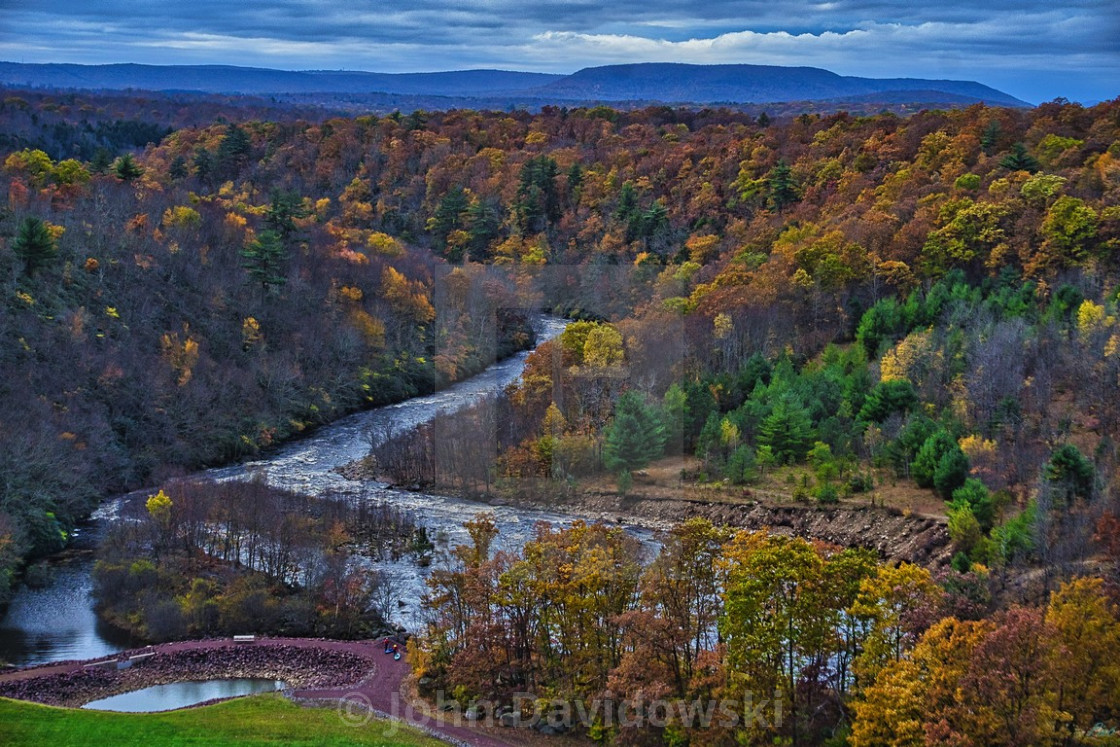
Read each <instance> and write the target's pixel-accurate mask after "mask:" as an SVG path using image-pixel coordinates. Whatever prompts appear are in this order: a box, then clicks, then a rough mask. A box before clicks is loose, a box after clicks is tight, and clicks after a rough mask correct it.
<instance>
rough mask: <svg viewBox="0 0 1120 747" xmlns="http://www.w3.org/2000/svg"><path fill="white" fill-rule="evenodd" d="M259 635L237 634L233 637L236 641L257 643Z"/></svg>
mask: <svg viewBox="0 0 1120 747" xmlns="http://www.w3.org/2000/svg"><path fill="white" fill-rule="evenodd" d="M256 641H257V637H256V636H255V635H235V636H234V637H233V642H234V643H256Z"/></svg>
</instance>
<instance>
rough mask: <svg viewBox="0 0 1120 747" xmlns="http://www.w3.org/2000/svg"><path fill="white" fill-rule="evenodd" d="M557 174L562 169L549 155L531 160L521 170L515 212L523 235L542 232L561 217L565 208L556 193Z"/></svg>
mask: <svg viewBox="0 0 1120 747" xmlns="http://www.w3.org/2000/svg"><path fill="white" fill-rule="evenodd" d="M558 173H559V166H557V164H556V161H555V160H554V159H552V158H549V157H548V156H537V157H536V158H530V159H529V160H528V161H526V162H525V164H524V165H523V166H522V167H521V181H520V184H519V185H518V187H517V201H516V202H515V203H514V211H515V212H516V214H517V222H518V225H519V226H520V227H521V231H522V233H525V234H532V233H539V232H541V231H543V230H544V229H545V228H546V227H547V226H548V225H549V224H551V223H553V222H555V221H556V220H558V219H559V218H560V216H561V214H562V209H561V205H560V196H559V193H558V192H557V190H556V175H557V174H558Z"/></svg>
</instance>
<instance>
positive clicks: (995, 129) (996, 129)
mask: <svg viewBox="0 0 1120 747" xmlns="http://www.w3.org/2000/svg"><path fill="white" fill-rule="evenodd" d="M1002 134H1003V128H1002V127H1000V125H999V120H998V119H993V120H992V121H991V122H989V123H988V126H987V127H985V128H984V134H983V135H981V136H980V147H981V148H983V150H984V153H985V154H986V155H989V156H990V155H992V152H993V151H994V150H995V148H996V143H997V142H999V138H1000V135H1002Z"/></svg>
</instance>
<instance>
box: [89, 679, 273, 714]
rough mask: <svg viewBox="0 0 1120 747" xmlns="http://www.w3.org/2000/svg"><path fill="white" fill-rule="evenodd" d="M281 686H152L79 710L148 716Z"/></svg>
mask: <svg viewBox="0 0 1120 747" xmlns="http://www.w3.org/2000/svg"><path fill="white" fill-rule="evenodd" d="M283 687H284V683H283V682H281V681H280V680H264V679H250V678H242V679H230V680H210V681H208V682H173V683H171V684H170V685H155V686H153V687H145V688H144V689H143V690H133V691H132V692H128V693H121V694H120V695H113V696H111V697H108V698H102V699H101V700H94V701H92V702H90V703H86V704H85V705H84V706H82V708H88V709H90V710H95V711H120V712H122V713H151V712H153V711H170V710H174V709H176V708H186V707H187V706H192V705H195V704H196V703H203V702H205V701H207V700H214V699H216V698H236V697H240V696H242V695H255V694H257V693H268V692H273V691H275V690H280V689H282V688H283Z"/></svg>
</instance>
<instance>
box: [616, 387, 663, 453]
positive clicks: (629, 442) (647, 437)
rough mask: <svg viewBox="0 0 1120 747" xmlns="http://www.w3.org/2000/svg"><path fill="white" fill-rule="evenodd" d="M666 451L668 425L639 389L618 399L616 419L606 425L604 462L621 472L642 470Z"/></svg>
mask: <svg viewBox="0 0 1120 747" xmlns="http://www.w3.org/2000/svg"><path fill="white" fill-rule="evenodd" d="M664 451H665V426H664V425H663V424H662V422H661V418H659V417H658V416H657V413H655V412H654V411H653V410H652V409H651V408H649V407H647V406H646V405H645V403H644V402H643V401H642V398H641V395H639V394H637V393H636V392H627V393H626V394H623V395H622V396H621V397H619V398H618V404H617V405H615V410H614V422H613V423H611V425H610V427H608V428H607V432H606V442H605V443H604V445H603V464H605V465H606V467H607V469H609V470H612V471H616V472H622V471H629V470H635V469H640V468H642V467H644V466H645V465H647V464H649V463H650V462H651V461H652V460H654V459H657V458H658V457H659V456H661V455H662V453H664Z"/></svg>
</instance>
